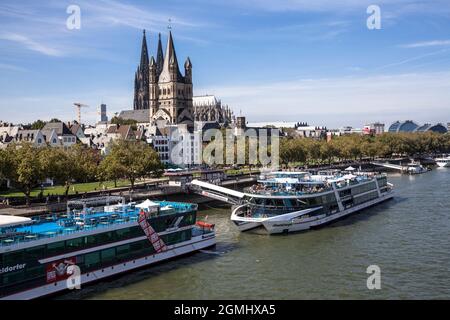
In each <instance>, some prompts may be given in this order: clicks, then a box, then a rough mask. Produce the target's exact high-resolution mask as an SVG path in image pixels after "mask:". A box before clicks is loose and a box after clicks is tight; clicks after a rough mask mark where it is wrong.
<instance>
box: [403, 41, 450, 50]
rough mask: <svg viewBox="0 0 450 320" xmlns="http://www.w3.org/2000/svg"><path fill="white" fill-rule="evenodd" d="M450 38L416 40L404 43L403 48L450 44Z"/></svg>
mask: <svg viewBox="0 0 450 320" xmlns="http://www.w3.org/2000/svg"><path fill="white" fill-rule="evenodd" d="M449 45H450V40H433V41H424V42H416V43H410V44H404V45H402V46H401V47H402V48H421V47H437V46H449Z"/></svg>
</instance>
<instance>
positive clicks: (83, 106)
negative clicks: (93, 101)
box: [73, 102, 89, 124]
mask: <svg viewBox="0 0 450 320" xmlns="http://www.w3.org/2000/svg"><path fill="white" fill-rule="evenodd" d="M73 105H74V106H75V108H77V115H78V123H79V124H81V108H87V107H89V106H88V105H87V104H83V103H79V102H75V103H74V104H73Z"/></svg>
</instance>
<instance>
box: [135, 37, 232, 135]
mask: <svg viewBox="0 0 450 320" xmlns="http://www.w3.org/2000/svg"><path fill="white" fill-rule="evenodd" d="M183 67H184V70H183V71H184V73H182V72H181V71H180V67H179V64H178V58H177V54H176V51H175V46H174V41H173V36H172V32H171V31H169V34H168V38H167V45H166V50H165V53H164V50H163V46H162V41H161V34H159V36H158V46H157V50H156V60H155V58H154V56H151V57H150V58H149V51H148V47H147V36H146V32H145V30H144V34H143V39H142V49H141V60H140V64H139V66H138V68H137V71H136V74H135V80H134V102H133V109H134V110H142V111H144V110H145V111H147V110H148V117H149V122H150V124H152V125H156V124H158V123H163V124H167V125H178V124H186V125H187V126H188V127H192V126H193V124H194V121H217V122H219V121H220V122H221V123H222V124H227V123H231V122H232V117H233V115H232V112H231V110H230V109H229V108H228V106H226V107H222V106H221V104H220V103H219V104H217V103H215V104H214V105H213V104H212V103H211V100H213V99H212V98H211V97H214V96H206V97H210V98H209V99H208V98H205V96H203V97H193V86H192V63H191V60H190V59H189V57H187V58H186V60H185V62H184V65H183ZM214 99H215V97H214ZM214 101H219V100H214ZM219 102H220V101H219ZM146 113H147V112H146Z"/></svg>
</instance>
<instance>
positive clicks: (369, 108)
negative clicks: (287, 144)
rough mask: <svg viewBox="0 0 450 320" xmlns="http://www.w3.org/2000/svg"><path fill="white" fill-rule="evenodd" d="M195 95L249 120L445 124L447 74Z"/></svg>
mask: <svg viewBox="0 0 450 320" xmlns="http://www.w3.org/2000/svg"><path fill="white" fill-rule="evenodd" d="M199 92H214V93H215V94H217V95H218V96H219V97H220V98H221V99H222V101H224V102H225V103H227V104H229V105H230V106H232V108H233V109H234V111H235V112H236V113H239V110H240V109H242V111H243V113H244V114H245V115H247V118H248V119H249V121H268V120H273V121H275V120H277V121H283V120H284V121H301V120H307V121H311V120H314V122H315V123H316V124H318V125H323V124H324V125H329V126H342V125H345V124H350V125H354V126H357V125H362V124H361V122H365V121H377V120H380V121H385V122H387V123H390V122H392V121H394V120H396V119H410V118H413V119H416V120H417V121H418V122H425V121H427V122H433V121H434V122H438V121H444V122H447V121H450V114H448V110H449V109H450V72H442V73H411V74H397V75H384V76H366V77H362V76H360V77H342V78H330V79H300V80H292V81H286V82H277V83H270V84H255V85H241V86H240V85H236V86H230V87H216V88H203V89H200V90H198V89H197V90H196V94H198V93H199ZM308 119H309V120H308Z"/></svg>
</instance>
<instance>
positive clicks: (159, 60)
mask: <svg viewBox="0 0 450 320" xmlns="http://www.w3.org/2000/svg"><path fill="white" fill-rule="evenodd" d="M163 65H164V53H163V49H162V43H161V33H160V34H158V50H157V51H156V73H157V74H158V75H160V74H161V71H162V69H163Z"/></svg>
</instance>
